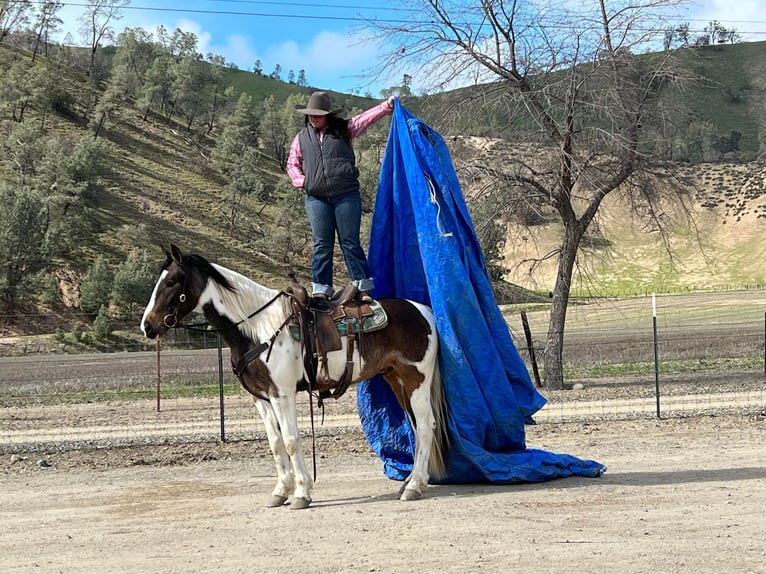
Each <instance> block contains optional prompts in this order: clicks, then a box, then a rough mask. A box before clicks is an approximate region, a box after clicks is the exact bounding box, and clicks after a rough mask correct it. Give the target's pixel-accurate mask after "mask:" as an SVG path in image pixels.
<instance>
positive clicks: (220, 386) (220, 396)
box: [216, 335, 226, 442]
mask: <svg viewBox="0 0 766 574" xmlns="http://www.w3.org/2000/svg"><path fill="white" fill-rule="evenodd" d="M216 338H217V339H218V405H219V410H220V416H221V442H226V428H225V427H226V425H225V423H224V416H223V351H222V349H221V336H220V335H216Z"/></svg>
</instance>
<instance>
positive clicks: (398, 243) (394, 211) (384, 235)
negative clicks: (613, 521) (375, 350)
mask: <svg viewBox="0 0 766 574" xmlns="http://www.w3.org/2000/svg"><path fill="white" fill-rule="evenodd" d="M369 262H370V268H371V269H372V272H373V274H374V276H375V290H374V292H373V294H374V295H375V297H379V298H381V297H399V298H405V299H411V300H414V301H418V302H421V303H424V304H426V305H430V306H431V308H432V309H433V311H434V314H435V316H436V324H437V329H438V331H439V340H440V345H441V350H440V356H439V364H440V368H441V373H442V381H443V385H444V393H445V398H446V402H447V413H448V415H447V416H448V419H449V434H450V440H451V448H450V452H449V456H448V459H447V476H446V477H445V478H444V479H443V480H441V481H440V482H443V483H472V482H492V483H514V482H541V481H545V480H550V479H553V478H561V477H566V476H599V475H600V474H601V473H602V472H604V470H605V467H604V466H603V465H601V464H599V463H598V462H595V461H592V460H582V459H579V458H576V457H574V456H570V455H567V454H561V453H553V452H547V451H543V450H536V449H528V448H526V443H525V434H524V424H525V423H532V422H533V420H532V415H534V413H536V412H537V411H538V410H539V409H540V408H542V407H543V405H544V404H545V399H544V398H543V397H542V396H541V395H540V394H539V393H538V392H537V390H536V389H535V388H534V385H533V384H532V381H531V379H530V377H529V373H528V371H527V368H526V366H525V364H524V362H523V360H522V359H521V357H520V356H519V354H518V352H517V351H516V348H515V346H514V344H513V341H512V339H511V336H510V333H509V330H508V326H507V325H506V323H505V320H504V319H503V316H502V315H501V313H500V309H499V308H498V306H497V303H496V301H495V298H494V294H493V292H492V287H491V283H490V280H489V276H488V274H487V269H486V264H485V262H484V257H483V255H482V252H481V248H480V246H479V242H478V239H477V238H476V235H475V233H474V229H473V224H472V223H471V218H470V216H469V213H468V209H467V207H466V204H465V200H464V198H463V194H462V191H461V189H460V184H459V183H458V179H457V176H456V174H455V171H454V168H453V166H452V160H451V158H450V155H449V151H448V149H447V146H446V144H445V143H444V140H443V139H442V137H441V136H440V135H439V134H438V133H437V132H435V131H434V130H432V129H431V128H430V127H428V126H427V125H426V124H425V123H423V122H422V121H421V120H420V119H418V118H416V117H414V116H413V115H412V114H410V112H409V111H407V110H406V109H405V108H404V107H402V106H401V105H400V103H399V102H398V101H397V102H396V105H395V108H394V114H393V117H392V121H391V130H390V133H389V137H388V145H387V148H386V152H385V156H384V159H383V166H382V169H381V173H380V182H379V187H378V193H377V199H376V204H375V213H374V216H373V222H372V230H371V235H370V248H369ZM357 397H358V407H359V413H360V418H361V421H362V426H363V428H364V431H365V434H366V435H367V439H368V441H369V443H370V445H371V447H372V449H373V450H374V451H375V453H376V454H377V455H378V456H379V457H380V458H381V459H382V460H383V463H384V472H385V474H386V476H388V477H390V478H393V479H396V480H403V479H405V478H406V477H407V476H408V475H409V473H410V471H411V470H412V461H413V453H414V444H415V438H414V434H413V432H412V428H411V427H410V424H409V421H408V420H407V417H406V415H405V414H404V412H403V411H402V409H401V408H400V407H399V405H398V403H397V402H396V398H395V397H394V395H393V392H392V391H391V390H390V389H389V387H388V385H387V383H386V382H385V381H384V380H383V379H382V378H381V377H376V378H374V379H371V380H369V381H365V382H363V383H361V384H360V385H359V386H358V387H357Z"/></svg>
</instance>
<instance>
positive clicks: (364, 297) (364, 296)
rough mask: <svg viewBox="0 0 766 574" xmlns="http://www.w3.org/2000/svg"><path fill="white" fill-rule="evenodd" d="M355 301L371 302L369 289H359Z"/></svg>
mask: <svg viewBox="0 0 766 574" xmlns="http://www.w3.org/2000/svg"><path fill="white" fill-rule="evenodd" d="M356 299H357V301H359V302H360V303H372V297H370V293H369V291H360V292H359V295H357V296H356Z"/></svg>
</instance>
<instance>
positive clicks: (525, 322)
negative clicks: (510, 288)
mask: <svg viewBox="0 0 766 574" xmlns="http://www.w3.org/2000/svg"><path fill="white" fill-rule="evenodd" d="M521 324H522V325H523V326H524V336H525V337H526V339H527V349H528V350H529V360H530V361H531V362H532V373H533V374H534V376H535V386H536V387H537V388H538V389H539V388H540V387H541V383H540V371H539V370H538V369H537V357H535V347H534V345H533V344H532V330H531V329H530V328H529V320H528V319H527V313H526V311H522V312H521Z"/></svg>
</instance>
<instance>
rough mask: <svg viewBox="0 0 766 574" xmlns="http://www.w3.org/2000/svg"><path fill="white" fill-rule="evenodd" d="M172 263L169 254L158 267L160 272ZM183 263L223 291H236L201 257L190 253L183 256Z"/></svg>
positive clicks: (221, 274)
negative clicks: (210, 280) (213, 282)
mask: <svg viewBox="0 0 766 574" xmlns="http://www.w3.org/2000/svg"><path fill="white" fill-rule="evenodd" d="M172 262H173V258H172V257H171V255H170V253H168V254H167V257H166V258H165V262H164V263H163V264H162V265H161V266H160V271H164V270H165V269H167V268H168V267H170V264H171V263H172ZM184 263H185V264H186V265H191V266H192V267H194V268H195V269H197V271H199V272H200V273H202V274H203V275H206V276H207V277H210V278H211V279H212V280H213V281H215V282H216V283H218V284H219V285H220V286H221V287H223V288H224V289H226V290H228V291H236V288H235V287H234V285H232V284H231V282H230V281H229V280H228V279H227V278H226V277H225V276H224V275H223V273H221V272H220V271H219V270H218V269H217V268H216V267H215V266H213V264H212V263H210V262H209V261H208V260H207V259H205V258H204V257H202V255H197V254H196V253H190V254H189V255H184Z"/></svg>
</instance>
